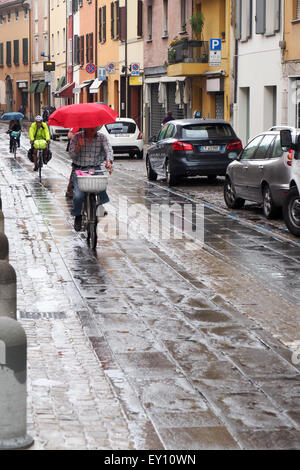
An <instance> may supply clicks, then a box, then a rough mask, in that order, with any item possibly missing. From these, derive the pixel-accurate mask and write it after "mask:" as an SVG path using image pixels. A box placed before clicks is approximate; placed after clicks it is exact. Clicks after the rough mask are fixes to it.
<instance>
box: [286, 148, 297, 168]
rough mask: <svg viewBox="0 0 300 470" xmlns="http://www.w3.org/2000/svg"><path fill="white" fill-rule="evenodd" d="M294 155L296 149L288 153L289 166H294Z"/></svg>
mask: <svg viewBox="0 0 300 470" xmlns="http://www.w3.org/2000/svg"><path fill="white" fill-rule="evenodd" d="M294 155H295V152H294V150H289V152H288V154H287V164H288V166H292V161H293V158H294Z"/></svg>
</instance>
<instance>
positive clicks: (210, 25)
mask: <svg viewBox="0 0 300 470" xmlns="http://www.w3.org/2000/svg"><path fill="white" fill-rule="evenodd" d="M199 9H201V11H202V13H203V15H204V27H203V32H202V37H203V40H205V41H209V40H210V39H211V38H221V33H224V32H225V40H223V41H222V63H221V66H220V67H210V66H209V65H208V64H205V67H204V64H199V65H198V67H199V72H198V73H199V75H201V74H203V73H206V72H214V71H219V70H223V71H224V72H225V74H224V119H225V120H227V121H230V28H231V2H230V0H201V1H200V0H199V1H197V0H196V2H195V11H197V10H199ZM192 65H193V66H194V64H191V66H192ZM204 68H205V70H204ZM200 83H201V85H200ZM199 86H201V87H202V88H201V90H202V91H201V93H200V92H199ZM192 89H193V105H192V107H193V112H194V111H195V110H197V109H201V110H202V115H203V116H204V117H210V118H215V94H214V93H207V92H206V79H205V78H202V80H200V81H199V79H198V78H197V79H195V78H194V79H193V86H192ZM200 94H202V98H201V100H199V95H200ZM200 104H202V107H201V106H200Z"/></svg>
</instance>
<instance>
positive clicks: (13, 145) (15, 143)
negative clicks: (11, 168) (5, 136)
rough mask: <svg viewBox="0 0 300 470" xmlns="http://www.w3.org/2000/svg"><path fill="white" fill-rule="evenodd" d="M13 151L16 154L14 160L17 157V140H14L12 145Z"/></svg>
mask: <svg viewBox="0 0 300 470" xmlns="http://www.w3.org/2000/svg"><path fill="white" fill-rule="evenodd" d="M12 151H13V154H14V158H16V157H17V142H16V141H15V140H13V143H12Z"/></svg>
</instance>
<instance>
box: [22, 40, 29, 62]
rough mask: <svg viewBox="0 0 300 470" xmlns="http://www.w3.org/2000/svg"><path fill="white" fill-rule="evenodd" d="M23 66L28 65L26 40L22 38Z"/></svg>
mask: <svg viewBox="0 0 300 470" xmlns="http://www.w3.org/2000/svg"><path fill="white" fill-rule="evenodd" d="M23 64H24V65H27V64H28V38H23Z"/></svg>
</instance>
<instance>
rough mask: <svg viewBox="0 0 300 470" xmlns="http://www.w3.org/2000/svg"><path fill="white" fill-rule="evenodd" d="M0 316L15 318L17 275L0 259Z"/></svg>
mask: <svg viewBox="0 0 300 470" xmlns="http://www.w3.org/2000/svg"><path fill="white" fill-rule="evenodd" d="M0 317H10V318H14V319H15V320H16V319H17V276H16V272H15V270H14V268H13V267H12V266H11V265H10V264H9V263H8V262H7V261H2V260H0Z"/></svg>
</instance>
